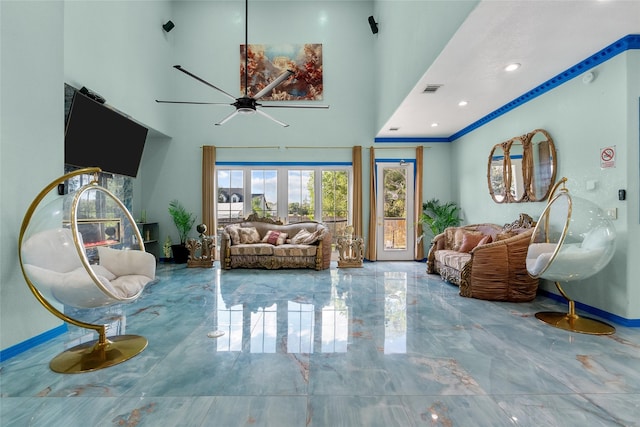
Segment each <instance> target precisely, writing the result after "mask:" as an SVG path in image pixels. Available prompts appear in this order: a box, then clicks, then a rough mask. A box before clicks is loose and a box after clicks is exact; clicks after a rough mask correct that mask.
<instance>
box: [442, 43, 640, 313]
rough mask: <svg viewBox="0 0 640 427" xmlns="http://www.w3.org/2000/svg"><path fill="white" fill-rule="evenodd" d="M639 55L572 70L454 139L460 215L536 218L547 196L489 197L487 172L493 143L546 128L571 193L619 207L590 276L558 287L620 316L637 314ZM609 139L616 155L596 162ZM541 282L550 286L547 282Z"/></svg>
mask: <svg viewBox="0 0 640 427" xmlns="http://www.w3.org/2000/svg"><path fill="white" fill-rule="evenodd" d="M637 57H638V52H637V51H627V52H626V53H623V54H620V55H618V56H616V57H614V58H613V59H611V60H610V61H608V62H606V63H604V64H601V65H599V66H598V67H597V68H596V69H594V70H593V71H595V73H596V75H597V77H596V79H595V80H593V82H592V83H590V84H584V83H583V82H582V78H581V76H579V77H577V78H574V79H573V80H571V81H569V82H567V83H565V84H563V85H561V86H559V87H558V88H556V89H554V90H552V91H550V92H548V93H546V94H544V95H542V96H540V97H538V98H536V99H534V100H532V101H530V102H528V103H527V104H524V105H522V106H521V107H519V108H516V109H515V110H512V111H511V112H509V113H507V114H505V115H503V116H501V117H500V118H498V119H496V120H494V121H493V122H491V123H489V124H487V125H485V126H483V127H481V128H480V129H478V130H476V131H474V132H472V133H470V134H468V135H465V136H464V137H462V138H460V139H459V140H457V141H455V142H454V143H453V151H454V167H455V168H456V172H455V173H456V175H457V179H456V180H455V181H456V184H455V188H454V199H455V200H459V201H460V204H461V206H462V207H463V209H464V211H465V213H466V222H467V223H476V222H494V223H498V224H504V223H508V222H511V221H513V220H515V219H517V217H518V214H519V213H520V212H526V213H528V214H530V215H531V216H532V217H534V218H538V217H539V215H540V213H541V212H542V210H543V209H544V207H545V206H546V203H545V202H535V203H513V204H496V203H494V202H493V201H492V199H491V198H490V196H489V191H488V188H487V179H486V174H487V162H488V157H489V153H490V151H491V148H492V147H493V145H495V144H497V143H500V142H502V141H506V140H508V139H510V138H511V137H514V136H518V135H522V134H525V133H527V132H530V131H532V130H534V129H537V128H543V129H546V130H547V131H548V132H549V133H550V134H551V136H552V138H553V139H554V143H555V145H556V149H557V152H558V153H557V157H558V172H557V177H558V178H560V177H563V176H565V177H567V178H568V179H569V181H568V182H567V187H568V188H569V190H570V192H571V194H572V195H575V196H578V197H582V198H585V199H588V200H591V201H593V202H595V203H596V204H598V205H599V206H600V207H601V208H603V209H606V208H617V210H618V219H617V220H616V221H614V224H615V227H616V230H617V233H618V238H617V251H616V254H615V256H614V258H613V260H612V262H611V263H610V264H609V265H608V266H607V267H606V268H605V269H604V270H603V271H602V272H601V273H599V274H597V275H596V276H594V277H592V278H590V279H587V280H584V281H581V282H579V283H574V284H566V285H563V288H564V289H565V290H566V291H567V293H568V294H569V295H570V296H571V297H573V298H574V299H575V300H576V301H580V302H583V303H585V304H588V305H591V306H593V307H596V308H599V309H602V310H605V311H608V312H610V313H613V314H616V315H618V316H622V317H625V318H638V317H640V304H638V298H637V296H638V292H639V289H640V284H638V282H637V281H636V280H633V278H635V277H638V274H640V267H639V266H638V265H637V263H635V264H634V263H633V262H631V260H632V259H634V258H631V257H630V256H629V255H630V254H632V253H635V254H638V239H637V238H636V239H630V237H631V236H636V237H637V235H638V234H637V233H638V97H639V96H640V90H639V89H638V78H637V74H638V70H640V68H639V67H638V58H637ZM631 76H633V77H631ZM609 145H615V146H616V148H617V158H618V162H617V164H616V167H615V168H606V169H602V168H601V167H600V160H599V159H600V157H599V156H600V149H601V148H603V147H606V146H609ZM588 180H594V181H596V182H597V184H596V189H595V190H593V191H588V190H587V189H586V186H585V182H586V181H588ZM620 188H626V189H627V195H628V198H627V200H626V201H619V200H618V189H620ZM635 259H638V258H637V257H636V258H635ZM545 287H546V288H547V289H549V290H551V291H555V286H553V285H550V286H549V284H545ZM634 301H635V302H634Z"/></svg>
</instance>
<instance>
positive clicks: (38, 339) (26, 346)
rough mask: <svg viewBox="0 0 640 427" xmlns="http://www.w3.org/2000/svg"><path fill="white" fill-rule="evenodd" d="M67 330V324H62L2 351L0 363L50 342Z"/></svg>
mask: <svg viewBox="0 0 640 427" xmlns="http://www.w3.org/2000/svg"><path fill="white" fill-rule="evenodd" d="M67 330H68V329H67V324H66V323H63V324H62V325H60V326H57V327H55V328H53V329H50V330H48V331H46V332H43V333H41V334H40V335H36V336H35V337H33V338H29V339H28V340H26V341H23V342H21V343H19V344H16V345H14V346H11V347H9V348H6V349H4V350H0V362H4V361H5V360H8V359H11V358H12V357H14V356H17V355H19V354H21V353H24V352H25V351H28V350H31V349H32V348H34V347H37V346H39V345H40V344H43V343H45V342H47V341H49V340H52V339H54V338H55V337H57V336H60V335H62V334H64V333H65V332H67Z"/></svg>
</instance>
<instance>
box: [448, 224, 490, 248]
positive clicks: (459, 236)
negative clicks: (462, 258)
mask: <svg viewBox="0 0 640 427" xmlns="http://www.w3.org/2000/svg"><path fill="white" fill-rule="evenodd" d="M465 236H470V237H469V239H473V240H475V242H476V245H477V244H478V242H479V241H480V239H482V237H483V235H482V233H480V232H479V231H470V230H464V229H462V228H460V229H458V230H456V232H455V235H454V240H453V248H452V249H453V250H454V251H460V247H461V246H462V243H463V241H464V238H465ZM471 242H472V240H469V243H468V244H471ZM475 247H476V246H475V245H473V247H472V248H471V249H473V248H475ZM471 249H469V250H468V251H465V252H469V251H470V250H471Z"/></svg>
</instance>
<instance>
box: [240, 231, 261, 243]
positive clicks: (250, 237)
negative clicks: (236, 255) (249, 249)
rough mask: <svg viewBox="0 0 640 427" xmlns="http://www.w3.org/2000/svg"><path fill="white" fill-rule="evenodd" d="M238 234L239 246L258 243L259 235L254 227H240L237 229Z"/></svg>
mask: <svg viewBox="0 0 640 427" xmlns="http://www.w3.org/2000/svg"><path fill="white" fill-rule="evenodd" d="M238 234H239V236H240V244H241V245H243V244H251V243H260V240H261V239H260V234H258V230H256V228H255V227H246V228H244V227H240V228H238Z"/></svg>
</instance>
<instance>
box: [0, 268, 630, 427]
mask: <svg viewBox="0 0 640 427" xmlns="http://www.w3.org/2000/svg"><path fill="white" fill-rule="evenodd" d="M158 278H159V280H158V281H157V282H156V283H154V284H152V285H151V286H148V287H147V289H146V290H145V293H144V295H143V296H142V297H141V298H140V299H139V300H138V301H136V302H135V303H133V304H130V305H127V306H125V307H124V308H122V309H120V310H113V311H112V312H111V313H109V314H110V316H111V318H112V319H113V330H114V331H115V330H120V332H126V333H130V334H140V335H143V336H145V337H146V338H147V339H148V340H149V346H148V348H147V349H146V350H145V351H144V352H142V354H140V355H139V356H137V357H135V358H134V359H132V360H129V361H127V362H125V363H123V364H120V365H117V366H114V367H111V368H107V369H103V370H101V371H96V372H90V373H85V374H76V375H63V374H56V373H53V372H51V371H50V370H49V368H48V363H49V360H50V359H51V358H52V357H53V356H55V355H56V354H57V353H59V352H60V351H62V350H63V349H64V348H65V346H70V345H72V344H75V343H78V342H81V341H83V340H86V339H89V338H90V337H89V336H87V333H86V331H83V330H78V329H75V328H70V330H69V332H68V333H66V334H65V335H63V336H61V337H58V338H56V339H54V340H52V341H50V342H47V343H45V344H42V345H40V346H38V347H36V348H34V349H31V350H29V351H28V352H25V353H23V354H21V355H19V356H16V357H14V358H12V359H9V360H8V361H6V362H4V363H2V364H1V365H0V395H1V398H0V425H2V426H53V425H64V426H71V427H73V426H83V427H84V426H214V425H215V426H277V427H282V426H285V427H286V426H301V427H302V426H331V427H335V426H346V427H354V426H367V427H370V426H385V427H387V426H402V427H405V426H443V427H444V426H446V427H452V426H464V427H466V426H474V427H475V426H488V427H489V426H490V427H496V426H535V427H539V426H562V427H567V426H581V427H583V426H589V427H592V426H640V329H638V328H625V327H622V326H618V325H616V327H617V332H616V334H615V335H612V336H592V335H584V334H576V333H569V332H566V331H562V330H559V329H555V328H552V327H550V326H547V325H545V324H544V323H542V322H540V321H539V320H537V319H536V318H535V317H534V314H535V313H536V312H538V311H549V310H559V311H564V310H566V306H564V305H562V304H559V303H556V302H554V301H552V300H550V299H547V298H544V297H538V298H537V299H536V300H535V301H534V302H531V303H520V304H515V303H497V302H489V301H481V300H475V299H468V298H463V297H460V296H459V295H458V289H457V287H455V286H453V285H450V284H448V283H446V282H442V281H441V280H440V279H439V277H438V276H434V275H428V274H426V272H425V265H424V264H423V263H416V262H376V263H365V266H364V268H354V269H337V268H336V264H335V263H333V264H332V268H331V269H330V270H325V271H319V272H318V271H311V270H284V271H266V270H232V271H220V269H219V268H218V263H216V267H215V268H214V269H198V268H193V269H192V268H189V269H187V268H185V267H184V266H175V265H164V264H161V265H160V266H159V270H158ZM215 331H222V332H224V335H222V336H221V337H218V338H212V337H211V336H210V335H211V334H210V333H212V332H215Z"/></svg>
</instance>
